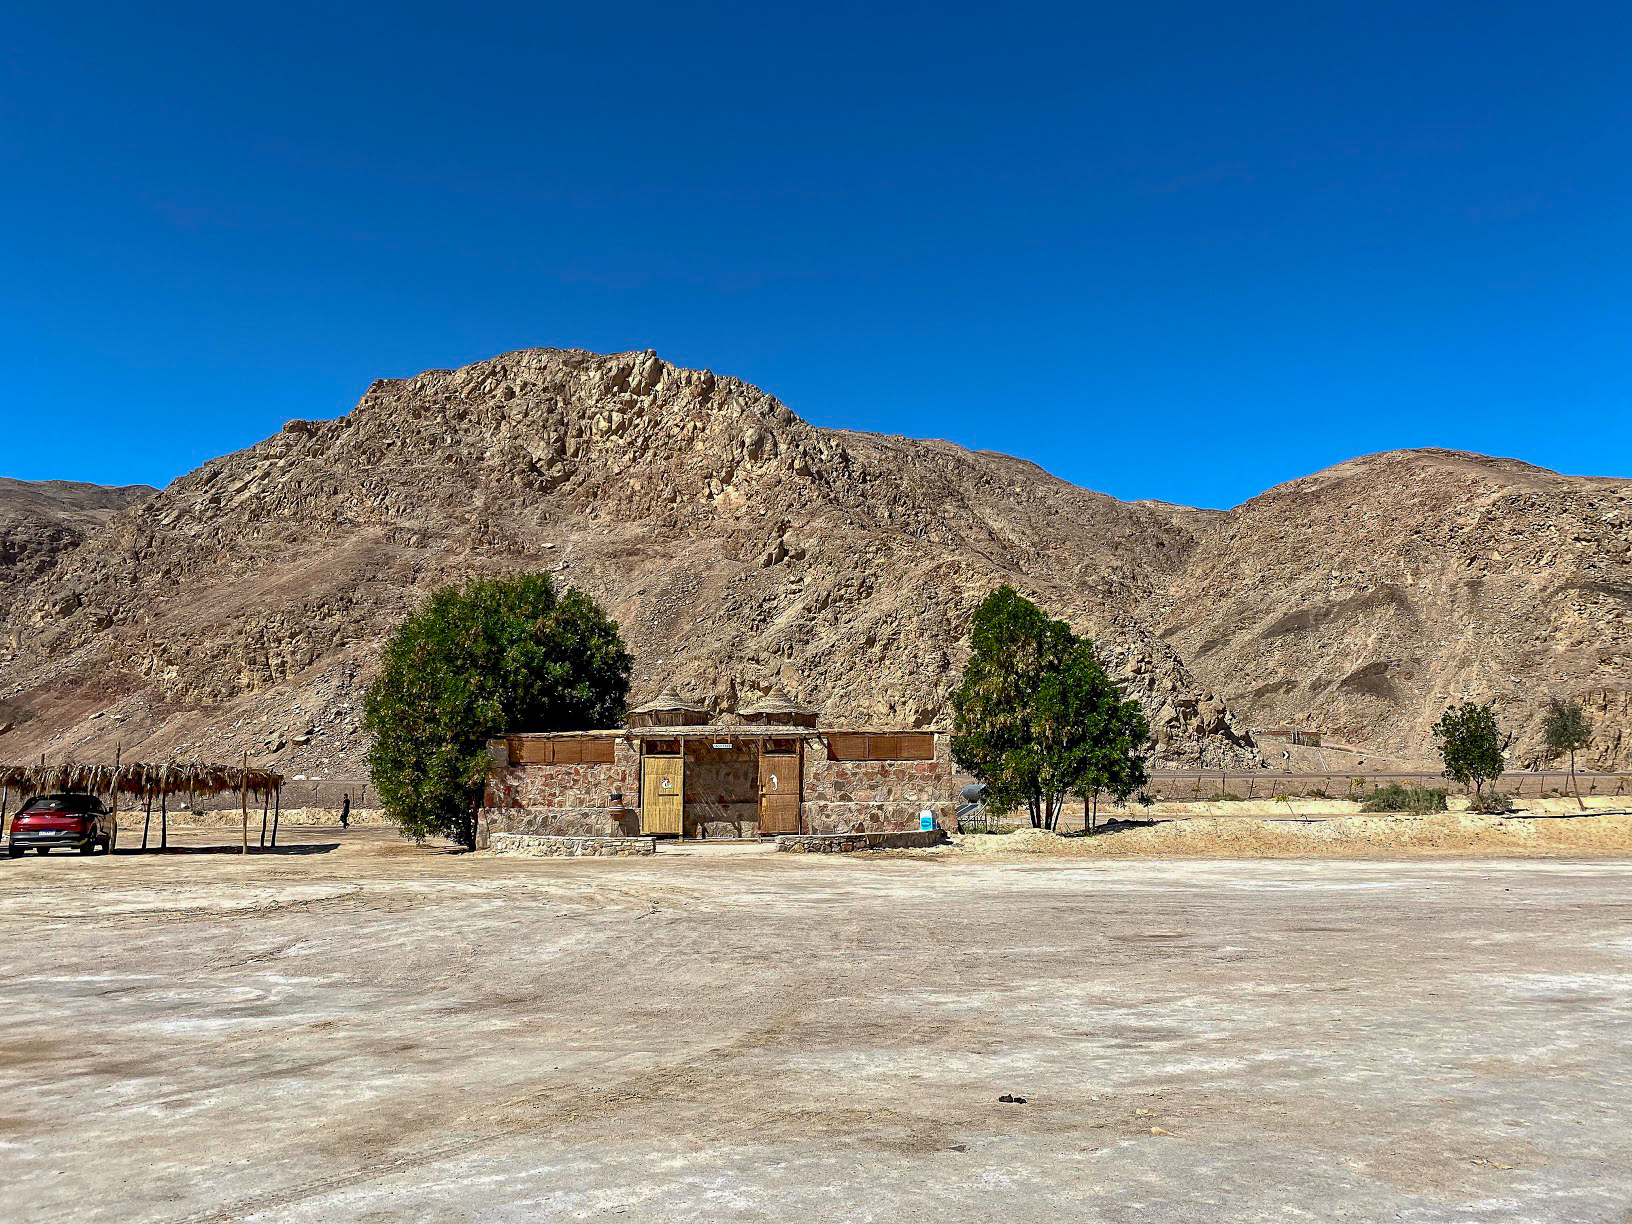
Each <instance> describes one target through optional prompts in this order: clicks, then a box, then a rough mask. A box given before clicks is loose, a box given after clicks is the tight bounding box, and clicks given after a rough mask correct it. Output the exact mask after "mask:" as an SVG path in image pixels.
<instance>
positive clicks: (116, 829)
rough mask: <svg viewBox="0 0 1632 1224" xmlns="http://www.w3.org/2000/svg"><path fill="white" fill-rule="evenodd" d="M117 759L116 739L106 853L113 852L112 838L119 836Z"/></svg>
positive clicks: (118, 757) (118, 756)
mask: <svg viewBox="0 0 1632 1224" xmlns="http://www.w3.org/2000/svg"><path fill="white" fill-rule="evenodd" d="M119 761H120V747H119V744H118V742H117V741H115V743H114V745H113V783H112V786H113V803H112V805H111V806H112V808H113V812H112V815H113V832H112V833H110V834H109V835H108V853H109V854H112V853H113V843H114V840H115V839H116V838H117V837H118V836H119Z"/></svg>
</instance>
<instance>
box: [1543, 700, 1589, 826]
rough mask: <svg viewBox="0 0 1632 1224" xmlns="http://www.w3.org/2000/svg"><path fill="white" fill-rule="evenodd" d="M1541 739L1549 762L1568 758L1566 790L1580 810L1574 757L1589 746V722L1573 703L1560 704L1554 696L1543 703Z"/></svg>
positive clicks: (1580, 800) (1582, 803) (1578, 704)
mask: <svg viewBox="0 0 1632 1224" xmlns="http://www.w3.org/2000/svg"><path fill="white" fill-rule="evenodd" d="M1541 738H1542V742H1543V743H1544V745H1545V749H1544V751H1545V754H1546V757H1547V759H1548V760H1549V761H1556V760H1558V759H1559V757H1561V756H1565V755H1566V754H1567V755H1568V756H1569V758H1570V789H1571V790H1573V791H1574V792H1575V801H1576V802H1577V803H1579V804H1580V805H1581V806H1582V807H1586V806H1587V805H1586V803H1585V801H1584V800H1582V798H1581V784H1580V783H1579V782H1578V781H1576V778H1575V754H1576V753H1578V752H1580V751H1581V750H1582V749H1583V748H1585V747H1587V746H1588V745H1589V744H1591V743H1592V720H1591V719H1589V718H1588V717H1587V712H1586V710H1584V709H1582V708H1581V703H1580V702H1577V701H1560V700H1559V699H1558V698H1557V697H1554V698H1552V699H1551V700H1550V701H1548V703H1547V714H1546V716H1545V717H1544V718H1543V719H1542V723H1541Z"/></svg>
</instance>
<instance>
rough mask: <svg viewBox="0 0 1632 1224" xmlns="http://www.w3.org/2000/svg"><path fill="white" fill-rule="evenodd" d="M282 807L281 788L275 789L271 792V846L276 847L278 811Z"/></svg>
mask: <svg viewBox="0 0 1632 1224" xmlns="http://www.w3.org/2000/svg"><path fill="white" fill-rule="evenodd" d="M282 806H283V787H282V786H281V785H279V786H277V787H275V788H274V789H273V791H272V846H273V848H274V849H276V848H277V845H278V809H279V808H280V807H282Z"/></svg>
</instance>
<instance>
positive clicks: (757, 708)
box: [737, 685, 816, 718]
mask: <svg viewBox="0 0 1632 1224" xmlns="http://www.w3.org/2000/svg"><path fill="white" fill-rule="evenodd" d="M737 713H739V714H741V715H742V716H743V717H744V718H765V717H771V716H774V715H779V714H798V715H801V716H806V717H808V716H810V715H813V714H815V713H816V711H815V710H812V709H811V708H810V707H809V706H803V705H800V704H799V703H798V702H797V701H794V700H793V699H792V698H790V697H789V696H788V695H787V693H785V692H784V691H783V690H782V688H781V686H780V685H778V686H776V687H774V688H772V689H771V691H770V692H768V693H766V694H765V695H764V696H763V697H760V698H758V699H757V700H755V701H752V702H750V703H749V704H748V705H746V706H744V707H743V708H742V709H740V710H738V711H737Z"/></svg>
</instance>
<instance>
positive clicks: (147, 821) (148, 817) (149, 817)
mask: <svg viewBox="0 0 1632 1224" xmlns="http://www.w3.org/2000/svg"><path fill="white" fill-rule="evenodd" d="M152 823H153V795H152V793H151V792H149V794H148V796H147V811H146V813H145V814H144V815H143V816H142V849H143V850H146V849H147V829H148V826H149V825H151V824H152Z"/></svg>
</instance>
